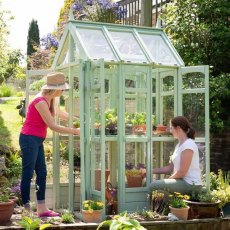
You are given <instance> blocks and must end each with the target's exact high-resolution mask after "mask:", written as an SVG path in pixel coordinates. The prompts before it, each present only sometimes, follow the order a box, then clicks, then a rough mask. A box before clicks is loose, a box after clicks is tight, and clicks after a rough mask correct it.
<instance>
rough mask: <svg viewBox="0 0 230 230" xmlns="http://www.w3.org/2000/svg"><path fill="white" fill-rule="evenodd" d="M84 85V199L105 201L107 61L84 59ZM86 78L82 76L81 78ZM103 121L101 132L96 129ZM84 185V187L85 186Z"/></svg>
mask: <svg viewBox="0 0 230 230" xmlns="http://www.w3.org/2000/svg"><path fill="white" fill-rule="evenodd" d="M83 75H84V87H81V88H83V89H82V94H81V96H82V97H81V98H83V100H82V101H83V103H84V114H82V115H83V116H84V137H85V138H84V139H85V140H84V160H85V162H84V166H85V169H84V175H83V174H82V178H84V181H85V182H84V183H85V191H82V192H84V193H85V196H86V197H84V199H92V198H93V199H97V200H102V201H103V202H105V176H106V172H107V171H106V168H105V119H104V112H105V96H104V94H105V81H104V61H103V59H100V60H98V61H90V62H85V66H84V74H83ZM82 80H83V79H82ZM98 123H99V124H100V135H96V134H97V133H96V132H99V131H98V130H97V129H96V126H97V124H98ZM82 187H84V186H82Z"/></svg>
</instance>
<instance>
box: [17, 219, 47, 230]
mask: <svg viewBox="0 0 230 230" xmlns="http://www.w3.org/2000/svg"><path fill="white" fill-rule="evenodd" d="M18 224H19V225H20V226H22V227H23V228H25V229H26V230H35V229H38V228H39V230H42V229H46V228H48V227H50V226H51V224H42V225H41V226H40V224H41V220H40V219H38V218H34V217H33V216H30V217H28V216H22V219H21V221H19V222H18Z"/></svg>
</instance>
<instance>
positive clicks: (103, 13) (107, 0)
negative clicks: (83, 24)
mask: <svg viewBox="0 0 230 230" xmlns="http://www.w3.org/2000/svg"><path fill="white" fill-rule="evenodd" d="M73 12H74V16H75V17H76V19H78V20H87V21H94V22H108V23H116V22H118V21H119V20H120V19H122V18H123V17H124V16H125V15H126V14H127V10H126V9H124V8H123V7H122V6H120V5H119V3H115V2H113V1H112V0H86V1H85V0H75V2H74V4H73Z"/></svg>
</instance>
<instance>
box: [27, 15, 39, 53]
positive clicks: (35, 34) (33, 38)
mask: <svg viewBox="0 0 230 230" xmlns="http://www.w3.org/2000/svg"><path fill="white" fill-rule="evenodd" d="M39 45H40V35H39V28H38V22H37V20H34V19H32V21H31V22H30V24H29V31H28V37H27V56H30V55H31V54H33V53H35V52H36V49H35V47H36V46H39Z"/></svg>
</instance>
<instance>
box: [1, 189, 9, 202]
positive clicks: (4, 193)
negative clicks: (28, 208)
mask: <svg viewBox="0 0 230 230" xmlns="http://www.w3.org/2000/svg"><path fill="white" fill-rule="evenodd" d="M9 199H10V195H9V189H8V187H6V186H5V185H1V191H0V203H4V202H8V201H9Z"/></svg>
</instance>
